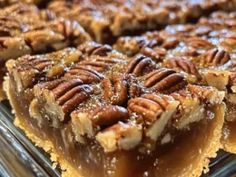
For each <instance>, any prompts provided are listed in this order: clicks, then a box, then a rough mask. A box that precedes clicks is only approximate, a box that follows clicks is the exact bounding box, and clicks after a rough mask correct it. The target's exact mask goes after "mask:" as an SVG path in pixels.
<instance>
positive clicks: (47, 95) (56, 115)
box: [34, 79, 93, 121]
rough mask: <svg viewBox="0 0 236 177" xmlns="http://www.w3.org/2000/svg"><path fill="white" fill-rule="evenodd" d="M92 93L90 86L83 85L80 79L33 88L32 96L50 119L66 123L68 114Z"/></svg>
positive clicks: (57, 81) (62, 80)
mask: <svg viewBox="0 0 236 177" xmlns="http://www.w3.org/2000/svg"><path fill="white" fill-rule="evenodd" d="M92 93H93V89H92V87H91V86H89V85H86V84H83V83H82V81H81V80H80V79H70V80H66V79H58V80H54V81H52V82H50V81H49V82H46V83H43V84H39V85H36V86H35V87H34V94H35V96H36V98H37V99H38V101H39V102H44V103H42V104H40V105H43V106H44V107H43V108H41V110H42V111H45V115H47V116H48V117H49V118H51V119H57V120H60V121H67V120H69V119H70V116H69V115H70V113H71V112H72V111H73V110H74V109H75V108H77V107H78V106H79V104H81V103H83V102H84V101H86V100H87V99H88V98H89V97H90V95H91V94H92Z"/></svg>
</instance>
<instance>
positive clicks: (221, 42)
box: [114, 11, 236, 153]
mask: <svg viewBox="0 0 236 177" xmlns="http://www.w3.org/2000/svg"><path fill="white" fill-rule="evenodd" d="M234 19H235V13H225V12H222V11H221V12H215V13H213V14H212V15H211V16H210V17H209V18H205V17H203V18H201V19H200V20H199V22H198V23H197V24H193V25H192V24H185V25H170V26H167V27H166V28H165V29H164V30H161V31H155V32H147V33H145V34H143V35H141V36H134V37H129V36H128V37H121V38H119V39H118V40H117V43H116V44H115V45H114V48H116V49H117V50H119V51H121V52H123V53H125V54H127V55H129V56H136V55H137V54H140V53H142V54H144V55H146V56H149V57H151V58H152V59H153V60H154V61H155V62H156V63H158V64H159V65H161V66H163V67H167V68H172V69H174V70H176V71H178V72H183V73H185V74H186V77H187V78H188V80H189V82H191V83H195V84H198V85H210V86H213V87H215V88H217V89H218V90H222V91H225V92H226V97H225V102H226V105H227V112H226V117H225V119H226V123H225V130H224V131H223V135H224V136H223V138H222V142H223V146H224V147H225V148H224V149H225V150H226V151H229V152H233V153H235V149H234V147H235V141H234V139H235V136H236V134H235V131H234V130H235V120H236V119H235V115H236V114H235V106H236V105H235V103H236V102H235V101H236V99H235V98H236V97H235V91H234V88H235V84H236V83H235V79H234V78H235V71H236V70H235V49H234V48H235V43H234V36H235V26H234V21H235V20H234Z"/></svg>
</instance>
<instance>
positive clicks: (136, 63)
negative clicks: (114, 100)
mask: <svg viewBox="0 0 236 177" xmlns="http://www.w3.org/2000/svg"><path fill="white" fill-rule="evenodd" d="M154 67H155V63H154V62H153V61H152V59H151V58H148V57H145V56H143V55H138V56H137V57H135V58H133V59H132V60H131V61H130V62H129V64H128V67H127V70H126V72H127V73H132V74H134V75H135V76H140V75H142V74H143V73H144V72H145V71H148V70H150V69H153V68H154Z"/></svg>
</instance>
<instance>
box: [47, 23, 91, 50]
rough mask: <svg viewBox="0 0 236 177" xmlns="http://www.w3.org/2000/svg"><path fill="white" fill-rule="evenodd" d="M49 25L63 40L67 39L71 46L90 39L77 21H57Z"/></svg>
mask: <svg viewBox="0 0 236 177" xmlns="http://www.w3.org/2000/svg"><path fill="white" fill-rule="evenodd" d="M50 25H51V26H52V29H54V30H55V31H57V32H59V33H60V34H62V35H63V36H64V37H65V39H69V40H70V41H69V42H70V43H72V45H78V44H81V43H82V42H84V41H87V40H88V39H90V37H89V36H88V35H87V33H86V32H85V31H84V29H83V28H82V27H81V26H80V24H79V23H78V22H77V21H73V20H66V19H59V20H54V21H52V22H50Z"/></svg>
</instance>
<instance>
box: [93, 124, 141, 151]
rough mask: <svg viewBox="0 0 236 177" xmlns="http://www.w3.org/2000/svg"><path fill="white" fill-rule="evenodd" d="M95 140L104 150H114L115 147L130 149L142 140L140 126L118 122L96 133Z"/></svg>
mask: <svg viewBox="0 0 236 177" xmlns="http://www.w3.org/2000/svg"><path fill="white" fill-rule="evenodd" d="M96 140H97V141H98V142H99V143H100V145H101V146H102V147H103V149H104V151H105V152H114V151H116V150H117V149H120V150H130V149H133V148H135V147H136V146H137V145H139V143H140V142H141V140H142V127H141V126H140V125H135V124H132V123H122V122H119V123H117V124H115V125H113V126H111V127H109V128H107V129H105V130H103V131H102V132H99V133H98V134H97V135H96Z"/></svg>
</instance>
